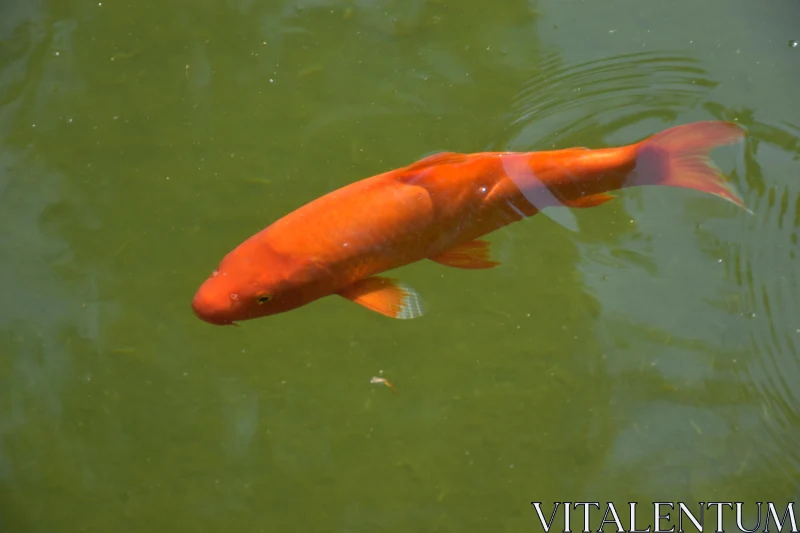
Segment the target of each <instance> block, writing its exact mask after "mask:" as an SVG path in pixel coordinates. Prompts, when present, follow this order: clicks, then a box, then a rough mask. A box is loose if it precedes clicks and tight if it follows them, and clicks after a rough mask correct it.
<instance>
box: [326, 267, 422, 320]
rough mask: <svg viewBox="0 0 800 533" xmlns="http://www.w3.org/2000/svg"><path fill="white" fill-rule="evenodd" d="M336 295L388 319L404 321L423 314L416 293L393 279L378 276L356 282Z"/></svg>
mask: <svg viewBox="0 0 800 533" xmlns="http://www.w3.org/2000/svg"><path fill="white" fill-rule="evenodd" d="M338 294H339V296H341V297H343V298H347V299H348V300H350V301H351V302H353V303H357V304H358V305H361V306H363V307H366V308H367V309H369V310H371V311H375V312H376V313H380V314H382V315H385V316H388V317H390V318H398V319H401V320H406V319H411V318H417V317H420V316H422V315H423V314H424V312H425V310H424V309H423V305H422V300H421V298H420V297H419V294H417V291H415V290H414V289H412V288H411V287H407V286H405V285H402V284H400V283H398V282H397V281H395V280H393V279H389V278H383V277H380V276H372V277H369V278H364V279H362V280H359V281H356V282H355V283H353V284H352V285H350V286H349V287H346V288H345V289H343V290H341V291H339V293H338Z"/></svg>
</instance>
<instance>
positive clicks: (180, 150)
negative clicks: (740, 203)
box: [0, 0, 800, 533]
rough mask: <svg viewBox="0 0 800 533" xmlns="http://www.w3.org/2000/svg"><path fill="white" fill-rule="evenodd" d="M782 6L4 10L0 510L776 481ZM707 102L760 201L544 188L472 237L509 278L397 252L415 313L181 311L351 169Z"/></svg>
mask: <svg viewBox="0 0 800 533" xmlns="http://www.w3.org/2000/svg"><path fill="white" fill-rule="evenodd" d="M798 16H800V9H799V8H798V5H797V3H796V2H790V1H782V2H781V1H778V2H771V3H769V4H766V3H753V2H746V1H744V0H725V1H723V0H714V1H710V2H702V3H698V2H691V1H689V0H677V1H675V2H670V3H658V2H635V1H633V0H620V1H617V2H578V1H572V0H570V1H557V0H539V1H536V2H534V1H531V2H523V1H516V0H511V1H507V2H502V3H495V4H491V6H490V5H489V4H487V3H486V2H476V1H467V0H463V1H461V2H459V3H458V4H457V5H456V4H454V3H448V2H443V1H434V0H429V1H424V0H412V1H408V0H405V1H403V2H400V1H391V0H385V1H380V0H378V1H375V0H359V1H339V0H317V1H310V0H309V1H298V0H294V1H285V2H279V1H263V0H249V1H245V0H240V1H236V2H234V1H229V2H211V1H196V2H192V3H190V4H189V3H186V2H179V1H177V0H163V1H162V2H157V3H149V4H148V3H141V2H138V3H137V2H133V3H117V2H106V1H104V2H79V1H76V0H67V1H59V2H56V1H52V0H51V1H47V0H38V1H29V0H12V1H10V2H6V3H5V4H4V5H3V7H1V8H0V138H2V143H0V229H2V231H0V253H2V258H3V259H2V261H0V293H1V294H3V303H2V305H0V355H1V356H0V526H2V529H3V531H15V532H21V533H23V532H45V531H47V532H49V531H60V532H64V533H67V532H71V531H76V532H77V531H118V532H121V533H122V532H129V531H130V532H133V531H148V532H151V531H171V532H180V531H187V532H189V531H191V532H204V531H208V532H217V531H220V532H221V531H231V530H237V531H332V532H333V531H336V532H362V531H363V532H366V531H370V532H375V531H458V532H461V533H464V532H472V531H475V532H479V531H480V532H485V531H514V532H516V531H520V532H521V531H538V530H539V529H538V528H539V526H538V525H537V524H538V522H537V518H536V515H535V512H534V511H533V508H532V507H531V506H530V503H529V502H530V501H532V500H535V501H544V502H552V501H554V500H568V501H584V500H594V501H601V502H604V501H615V502H619V504H620V505H621V506H624V505H626V502H628V501H652V500H659V499H661V500H666V501H690V502H691V501H714V500H734V501H736V500H740V501H747V502H752V501H754V500H759V501H781V502H782V501H785V500H787V499H793V498H794V499H796V496H797V494H798V486H797V485H798V484H797V480H798V474H799V473H800V455H798V452H797V449H798V446H797V443H798V440H800V433H798V429H797V428H798V422H800V420H798V418H800V416H799V415H800V407H798V402H800V399H799V398H798V394H797V392H796V390H795V387H794V384H795V383H796V382H797V381H798V379H800V360H799V359H798V353H797V343H798V340H800V317H798V311H799V309H798V304H797V302H798V297H800V283H799V282H800V280H799V279H798V272H800V269H798V268H797V266H798V264H797V257H796V249H797V232H798V227H800V211H798V208H799V207H800V203H799V202H798V199H800V182H798V179H797V178H798V174H799V172H798V171H799V170H800V162H799V161H800V142H799V141H798V136H800V107H798V106H797V101H796V100H797V99H796V94H795V93H796V90H794V89H793V88H795V87H797V86H798V82H800V69H798V62H800V49H798V48H792V47H791V46H789V45H788V43H789V41H790V40H791V39H795V40H796V39H798V35H797V28H796V24H795V23H794V21H796V20H797V17H798ZM715 118H716V119H724V120H736V121H739V122H740V123H742V124H744V125H745V126H746V127H747V128H748V131H749V137H748V140H747V141H746V142H745V143H744V144H742V145H740V146H736V147H729V148H725V149H721V150H719V151H717V152H716V153H715V154H714V159H715V161H717V163H718V164H719V166H720V167H721V168H722V169H723V170H725V171H726V172H727V173H729V174H730V176H731V179H732V182H733V184H734V186H735V187H736V189H737V190H738V191H739V192H740V193H741V195H742V197H743V198H744V200H745V202H746V203H747V205H748V207H749V208H750V209H751V210H752V211H753V214H752V215H748V214H747V213H744V212H742V211H740V210H737V209H736V208H735V207H734V206H732V205H730V204H728V203H726V202H722V201H720V200H718V199H715V198H713V197H706V196H703V195H700V194H697V193H694V192H692V191H681V190H672V189H664V188H649V189H641V190H626V191H624V192H622V193H620V194H619V198H618V200H616V201H614V202H611V203H609V204H606V205H604V206H601V207H598V208H595V209H584V210H563V209H562V210H558V209H554V210H548V211H547V212H545V213H543V214H541V215H539V216H536V217H534V218H532V219H530V220H526V221H524V222H521V223H519V224H516V225H513V226H511V227H508V228H506V229H504V230H502V231H500V232H498V233H496V234H494V235H493V236H492V238H491V239H492V241H493V242H494V246H495V250H496V253H497V255H498V257H500V258H501V260H502V261H503V266H501V267H500V268H497V269H494V270H491V271H459V270H455V269H450V268H446V267H442V266H440V265H436V264H434V263H432V262H424V263H420V264H417V265H412V266H410V267H406V268H404V269H402V270H398V271H397V272H395V273H394V275H396V276H397V277H400V278H401V279H402V280H403V281H404V282H406V283H408V284H410V285H412V286H414V287H415V288H416V289H417V290H418V291H419V292H420V293H421V294H422V295H423V297H424V298H425V300H426V302H427V303H428V306H429V309H430V311H429V313H428V315H426V316H425V317H424V318H422V319H420V320H415V321H392V320H389V319H386V318H384V317H382V316H379V315H377V314H372V313H370V312H368V311H366V310H364V309H363V308H361V307H359V306H356V305H353V304H351V303H349V302H347V301H345V300H343V299H338V298H329V299H325V300H323V301H320V302H317V303H315V304H313V305H310V306H307V307H305V308H303V309H299V310H296V311H293V312H291V313H287V314H285V315H280V316H275V317H271V318H269V319H264V320H258V321H252V322H248V323H243V324H242V327H240V328H215V327H212V326H210V325H208V324H205V323H202V322H200V321H199V320H197V319H196V318H195V317H194V316H193V315H192V313H191V309H190V307H189V302H190V300H191V297H192V295H193V293H194V291H195V290H196V288H197V287H198V286H199V284H200V283H201V282H202V281H203V279H204V278H205V277H206V276H207V275H208V273H209V272H210V271H211V270H212V269H213V268H214V267H215V266H216V264H217V262H218V261H219V259H220V258H221V257H222V256H223V255H224V254H225V253H226V252H227V251H229V250H230V249H231V248H232V247H234V246H235V245H236V244H238V243H239V242H240V241H242V240H243V239H245V238H246V237H248V236H249V235H251V234H252V233H254V232H256V231H258V230H259V229H261V228H262V227H264V226H266V225H267V224H269V223H270V222H272V221H273V220H274V219H276V218H277V217H279V216H281V215H282V214H284V213H286V212H288V211H290V210H291V209H294V208H296V207H298V206H300V205H302V204H303V203H305V202H307V201H309V200H310V199H313V198H315V197H316V196H319V195H321V194H324V193H326V192H328V191H330V190H332V189H334V188H336V187H339V186H342V185H344V184H347V183H350V182H351V181H354V180H356V179H359V178H363V177H367V176H369V175H372V174H376V173H378V172H383V171H385V170H389V169H392V168H395V167H398V166H402V165H406V164H408V163H410V162H412V161H414V160H415V159H417V158H420V157H423V156H425V155H428V154H430V153H433V152H435V151H440V150H453V151H460V152H472V151H480V150H535V149H550V148H563V147H568V146H590V147H603V146H610V145H615V144H624V143H629V142H633V141H637V140H639V139H641V138H643V137H645V136H647V135H650V134H652V133H654V132H657V131H660V130H662V129H664V128H667V127H670V126H674V125H677V124H680V123H686V122H691V121H694V120H709V119H715ZM381 372H382V374H380V373H381ZM375 375H383V376H385V377H388V378H390V379H391V380H392V381H393V383H395V385H396V386H397V388H398V391H399V394H398V395H397V396H394V395H392V394H391V392H390V391H389V390H388V389H386V388H383V387H380V386H376V385H371V384H370V383H369V381H370V378H371V377H372V376H375Z"/></svg>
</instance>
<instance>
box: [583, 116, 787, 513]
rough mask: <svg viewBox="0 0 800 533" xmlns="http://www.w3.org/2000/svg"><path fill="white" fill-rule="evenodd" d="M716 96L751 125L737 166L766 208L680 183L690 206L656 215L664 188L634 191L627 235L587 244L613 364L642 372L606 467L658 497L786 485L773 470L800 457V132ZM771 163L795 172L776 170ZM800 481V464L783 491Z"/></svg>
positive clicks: (751, 196)
mask: <svg viewBox="0 0 800 533" xmlns="http://www.w3.org/2000/svg"><path fill="white" fill-rule="evenodd" d="M703 107H704V108H705V109H706V110H707V111H708V112H709V113H710V114H711V115H712V116H713V117H714V118H717V119H720V120H736V121H738V122H740V123H742V124H743V125H745V126H746V127H747V128H748V132H749V133H748V138H747V140H746V143H745V144H744V146H743V147H740V149H739V151H740V152H741V151H743V152H744V161H743V164H742V165H740V166H737V167H736V168H733V169H726V170H729V175H730V176H731V179H732V181H733V182H734V183H735V184H737V187H738V188H739V190H742V191H743V193H744V200H745V203H746V204H747V206H748V207H749V208H750V209H751V210H752V211H753V212H754V213H755V215H744V214H742V213H741V212H738V211H736V210H735V209H733V208H730V207H727V206H720V205H714V203H713V202H714V201H713V200H711V201H709V200H707V199H700V198H697V199H694V198H693V199H688V198H679V196H677V195H671V196H669V197H668V198H669V199H670V200H671V201H672V202H673V203H675V201H676V200H679V201H680V204H684V207H681V206H680V204H678V203H675V205H674V206H673V208H672V209H671V210H670V211H671V212H672V214H671V215H669V214H668V215H667V216H666V217H664V216H662V217H658V218H653V217H649V216H648V214H647V213H648V212H649V211H651V210H653V209H654V204H655V202H661V200H658V199H656V198H657V194H656V193H655V192H654V193H653V194H651V195H649V196H648V197H647V198H646V199H644V200H643V201H641V200H640V201H637V202H634V201H632V200H630V199H624V198H622V199H621V200H622V202H623V203H624V204H625V205H626V207H627V210H626V211H627V212H626V213H624V215H623V216H624V218H625V220H622V221H621V222H622V223H623V224H622V225H621V227H622V228H624V229H623V230H622V231H619V232H615V233H614V241H615V242H614V243H613V244H611V245H610V246H609V243H608V242H603V243H600V242H592V239H591V237H587V236H586V235H584V236H583V237H582V239H583V242H581V243H580V244H579V247H580V249H581V256H582V261H581V265H580V267H579V268H580V270H581V272H582V274H583V279H584V282H585V286H586V290H588V291H589V292H590V293H591V294H593V295H594V296H595V297H596V298H597V299H598V300H599V301H600V302H602V313H601V317H602V319H601V321H600V322H599V323H598V331H597V335H598V338H600V339H602V342H603V344H604V345H605V351H604V356H603V358H604V362H603V364H604V366H605V367H606V369H607V371H608V372H609V373H610V374H611V376H613V377H612V378H611V379H613V380H615V381H617V382H618V383H619V384H622V383H623V382H625V381H626V380H630V381H635V382H637V383H638V386H635V387H630V386H626V387H619V390H620V391H624V393H625V397H617V398H615V400H614V401H615V405H616V406H617V409H616V413H615V416H616V417H617V419H618V422H617V423H618V424H619V425H620V432H619V433H618V434H617V436H616V440H615V444H614V446H613V447H612V448H611V450H610V455H609V457H608V460H607V464H606V471H605V475H606V476H609V477H615V478H617V477H619V478H622V479H626V480H627V482H628V483H635V484H636V485H637V487H641V488H643V489H644V490H647V491H649V492H651V493H652V494H654V495H655V494H658V493H659V491H663V490H671V491H677V490H680V487H683V486H686V485H687V484H688V485H689V486H690V487H691V488H692V492H693V494H694V495H695V496H696V497H698V498H701V499H702V498H703V497H705V496H704V494H708V491H709V490H712V488H713V487H716V486H719V485H720V484H728V486H729V485H730V484H739V483H741V480H743V479H748V480H756V482H757V483H761V484H766V485H770V484H773V483H774V481H772V482H770V481H767V479H766V477H765V476H764V472H765V471H769V470H770V469H776V468H777V469H782V470H785V471H794V470H796V469H797V467H798V464H800V454H798V453H797V449H798V447H797V445H798V443H800V435H798V434H797V432H796V431H792V428H794V427H796V424H797V422H798V419H800V398H798V395H797V393H796V392H795V391H794V383H795V382H796V381H797V380H798V379H800V359H799V358H798V357H799V356H798V352H797V350H796V345H797V340H798V338H800V323H798V321H797V317H798V316H800V315H798V312H800V309H797V302H798V301H800V290H799V289H800V280H798V278H797V277H798V270H797V268H796V266H793V263H794V262H795V249H796V245H797V231H798V226H799V225H800V211H799V210H798V206H800V184H798V182H797V181H796V180H795V179H794V177H795V174H796V172H792V168H793V167H794V169H795V170H796V161H797V159H798V132H800V131H799V130H798V128H796V127H793V126H791V125H782V126H772V125H768V124H765V123H762V122H759V121H757V120H756V119H755V118H754V117H753V114H752V112H750V111H748V110H742V111H734V110H726V109H724V108H723V107H722V106H720V105H719V104H715V103H706V104H705V105H704V106H703ZM764 161H768V162H769V163H770V166H771V168H772V169H773V172H778V173H779V172H780V171H781V169H783V170H785V172H786V174H785V175H783V176H781V175H772V176H765V175H764V173H763V171H762V163H761V162H764ZM767 183H777V185H772V186H767V185H766V184H767ZM650 199H652V201H649V200H650ZM692 206H696V208H695V209H689V208H691V207H692ZM625 222H628V224H625ZM620 250H624V252H620ZM632 391H633V393H634V394H635V396H634V397H631V396H630V395H631V392H632ZM633 400H635V401H633ZM754 434H757V435H759V436H760V438H759V439H758V445H757V446H755V445H753V442H752V435H754ZM723 456H724V457H725V459H724V460H723V459H721V457H723ZM698 457H700V458H702V460H701V461H697V460H696V459H697V458H698ZM787 484H788V486H789V487H793V481H792V478H791V476H786V477H785V478H784V479H783V480H782V482H778V483H777V485H772V486H771V487H770V490H771V493H775V494H781V488H780V487H781V486H783V485H787Z"/></svg>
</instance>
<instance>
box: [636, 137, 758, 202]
mask: <svg viewBox="0 0 800 533" xmlns="http://www.w3.org/2000/svg"><path fill="white" fill-rule="evenodd" d="M744 134H745V130H744V128H743V127H742V126H740V125H738V124H735V123H733V122H717V121H711V122H694V123H691V124H684V125H682V126H676V127H674V128H670V129H668V130H665V131H662V132H661V133H657V134H655V135H653V136H651V137H649V138H647V139H645V140H644V141H642V142H640V143H639V148H638V151H637V155H636V168H635V170H634V171H633V172H632V173H631V175H630V177H629V181H628V183H626V186H628V187H630V186H634V185H666V186H669V187H685V188H687V189H695V190H697V191H703V192H707V193H709V194H714V195H716V196H719V197H721V198H724V199H726V200H728V201H730V202H733V203H734V204H736V205H738V206H739V207H742V208H744V209H745V210H748V209H747V208H746V207H745V205H744V202H743V201H742V199H741V198H739V196H738V195H737V194H736V193H735V192H734V191H733V189H732V188H731V187H730V186H729V185H728V183H727V181H726V180H727V178H726V177H725V175H724V174H723V173H722V171H721V170H720V169H719V168H717V166H716V165H714V163H713V161H711V159H710V158H709V157H708V154H709V152H710V151H711V150H713V149H714V148H716V147H718V146H722V145H725V144H732V143H735V142H738V141H740V140H742V139H743V138H744ZM748 211H749V210H748Z"/></svg>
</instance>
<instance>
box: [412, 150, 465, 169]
mask: <svg viewBox="0 0 800 533" xmlns="http://www.w3.org/2000/svg"><path fill="white" fill-rule="evenodd" d="M465 158H466V155H464V154H459V153H457V152H439V153H438V154H433V155H429V156H428V157H423V158H422V159H420V160H419V161H417V162H415V163H411V164H410V165H408V166H407V167H406V168H405V170H406V171H407V172H416V171H418V170H423V169H425V168H428V167H432V166H434V165H443V164H445V163H459V162H461V161H463V160H464V159H465Z"/></svg>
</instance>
